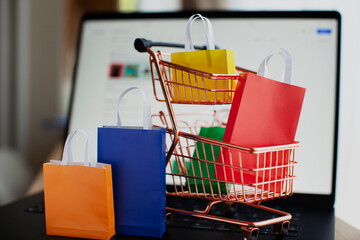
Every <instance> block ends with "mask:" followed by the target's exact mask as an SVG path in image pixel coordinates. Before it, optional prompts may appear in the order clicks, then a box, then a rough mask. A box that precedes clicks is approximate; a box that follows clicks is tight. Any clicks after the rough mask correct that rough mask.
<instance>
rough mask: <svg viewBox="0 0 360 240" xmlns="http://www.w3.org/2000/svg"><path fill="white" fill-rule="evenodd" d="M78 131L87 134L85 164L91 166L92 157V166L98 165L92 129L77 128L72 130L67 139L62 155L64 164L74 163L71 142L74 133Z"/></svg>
mask: <svg viewBox="0 0 360 240" xmlns="http://www.w3.org/2000/svg"><path fill="white" fill-rule="evenodd" d="M78 132H81V133H83V134H84V135H85V136H86V144H85V154H84V166H89V159H90V166H91V167H96V163H97V159H96V157H95V152H94V149H95V145H94V141H93V137H92V134H91V132H90V131H87V130H84V129H76V130H75V131H73V132H71V133H70V134H69V136H68V137H67V139H66V142H65V146H64V152H63V156H62V161H61V164H62V165H72V164H73V163H74V161H73V156H72V150H71V143H72V141H73V138H74V135H75V134H76V133H78Z"/></svg>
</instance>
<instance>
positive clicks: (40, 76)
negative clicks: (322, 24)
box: [0, 0, 360, 229]
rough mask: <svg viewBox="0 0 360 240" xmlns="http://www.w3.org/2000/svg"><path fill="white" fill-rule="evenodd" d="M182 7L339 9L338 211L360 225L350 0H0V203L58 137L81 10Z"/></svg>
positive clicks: (21, 188)
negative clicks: (356, 213)
mask: <svg viewBox="0 0 360 240" xmlns="http://www.w3.org/2000/svg"><path fill="white" fill-rule="evenodd" d="M180 10H336V11H339V12H340V13H341V15H342V44H341V108H340V109H341V111H340V135H339V136H340V139H339V158H338V172H337V177H338V178H337V195H336V215H337V216H338V217H340V218H341V219H344V220H345V221H347V222H349V223H351V224H352V225H353V226H355V227H357V228H359V229H360V220H358V219H357V218H356V215H355V214H353V213H354V211H355V212H360V207H359V206H358V204H357V201H358V200H357V199H359V198H360V192H359V191H357V190H356V188H357V186H358V185H359V184H360V174H359V173H358V172H357V169H360V168H359V167H360V159H359V157H358V154H357V149H358V146H359V144H360V140H359V137H358V136H360V128H359V127H358V122H359V118H360V94H357V92H358V91H360V85H359V83H358V82H359V80H360V76H359V71H358V69H360V68H359V65H360V61H359V58H358V53H359V47H358V46H359V44H358V43H359V42H360V41H359V40H360V33H359V31H360V29H359V28H358V27H356V26H357V25H358V24H359V23H360V14H359V12H360V2H358V1H350V0H341V1H339V0H338V1H336V0H311V1H310V0H291V1H289V0H102V1H96V0H52V1H48V0H0V205H4V204H6V203H9V202H11V201H14V200H16V199H19V198H21V197H23V196H25V195H26V194H29V188H30V186H31V184H32V182H33V181H34V179H36V176H37V173H38V172H39V171H40V170H41V167H42V163H43V162H44V161H46V160H48V158H49V156H51V152H52V151H54V148H56V146H58V145H59V144H61V143H62V141H63V137H64V136H63V134H64V127H65V124H66V114H67V108H68V101H69V96H70V86H71V76H72V71H73V66H74V60H75V54H76V41H77V34H78V26H79V22H80V19H81V16H82V15H83V14H84V13H85V12H88V11H122V12H132V11H140V12H159V11H180ZM309 58H310V56H309ZM309 74H311V73H309Z"/></svg>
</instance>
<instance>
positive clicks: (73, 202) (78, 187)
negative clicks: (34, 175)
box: [43, 129, 115, 240]
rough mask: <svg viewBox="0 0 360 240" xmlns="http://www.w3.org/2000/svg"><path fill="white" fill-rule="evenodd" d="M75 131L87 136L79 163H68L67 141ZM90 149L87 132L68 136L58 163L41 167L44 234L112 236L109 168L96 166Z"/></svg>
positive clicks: (70, 155) (91, 141) (113, 227)
mask: <svg viewBox="0 0 360 240" xmlns="http://www.w3.org/2000/svg"><path fill="white" fill-rule="evenodd" d="M77 132H81V133H84V134H85V135H86V136H87V142H86V150H85V159H84V162H83V163H79V162H73V160H72V152H71V142H72V139H73V137H74V135H75V133H77ZM94 150H95V149H94V144H93V139H92V138H91V136H90V133H89V132H87V131H85V130H82V129H79V130H76V131H74V132H72V133H71V134H70V135H69V136H68V138H67V140H66V142H65V147H64V152H63V157H62V161H56V160H51V161H50V163H45V164H44V166H43V170H44V201H45V219H46V233H47V234H48V235H58V236H67V237H78V238H91V239H104V240H105V239H110V238H111V237H112V236H113V235H114V234H115V219H114V203H113V187H112V175H111V165H108V164H101V163H97V160H96V157H95V154H94ZM88 158H89V160H90V163H89V161H88Z"/></svg>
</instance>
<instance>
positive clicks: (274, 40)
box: [35, 11, 341, 240]
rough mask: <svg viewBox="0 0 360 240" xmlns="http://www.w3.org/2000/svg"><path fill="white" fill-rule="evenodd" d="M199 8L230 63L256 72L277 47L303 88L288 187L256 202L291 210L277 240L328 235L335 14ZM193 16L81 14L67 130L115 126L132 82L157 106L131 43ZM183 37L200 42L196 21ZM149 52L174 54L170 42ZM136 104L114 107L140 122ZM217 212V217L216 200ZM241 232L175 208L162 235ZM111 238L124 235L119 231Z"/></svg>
mask: <svg viewBox="0 0 360 240" xmlns="http://www.w3.org/2000/svg"><path fill="white" fill-rule="evenodd" d="M200 13H201V14H202V15H203V16H206V17H207V18H209V19H210V20H211V22H212V24H213V28H214V39H215V43H216V45H217V46H219V47H220V48H226V49H232V50H234V53H235V63H236V65H237V66H240V67H242V68H245V69H249V70H252V71H257V69H258V66H259V64H260V62H261V61H262V59H263V58H264V57H266V56H267V55H268V54H269V53H270V52H271V51H272V50H273V49H276V48H284V49H286V50H287V51H288V52H289V53H290V54H291V55H292V58H293V71H292V84H294V85H297V86H301V87H304V88H306V89H307V91H306V96H305V100H304V104H303V109H302V113H301V117H300V121H299V126H298V130H297V134H296V140H297V141H299V142H300V144H301V148H300V149H297V150H296V161H297V162H298V164H297V165H296V167H295V175H296V179H295V181H294V194H293V196H291V197H286V198H281V199H277V200H269V201H264V202H262V203H261V204H263V205H266V206H270V207H273V208H277V209H281V210H284V211H288V212H290V213H291V214H292V215H293V219H292V220H291V222H290V228H289V231H288V233H287V234H286V235H285V236H284V237H283V239H294V240H295V239H307V240H308V239H318V240H322V239H323V240H331V239H334V236H335V232H334V230H335V216H334V202H335V178H336V157H337V141H338V113H339V76H340V75H339V72H340V30H341V17H340V14H339V13H338V12H335V11H296V12H286V11H283V12H232V11H231V12H200ZM192 14H194V13H192V12H176V13H141V14H140V13H135V14H120V13H89V14H87V15H85V16H84V18H83V19H82V22H81V30H80V35H79V40H78V52H77V60H76V65H75V71H74V75H73V86H72V94H71V100H70V108H69V115H68V116H69V119H68V120H69V121H68V126H67V129H66V136H67V135H68V133H69V132H71V131H72V130H74V129H77V128H86V129H89V130H91V131H92V132H93V133H94V135H96V134H97V128H98V127H99V126H103V125H116V100H117V98H118V96H119V94H120V92H121V91H123V90H125V89H126V88H128V87H132V86H137V87H140V88H142V89H143V90H144V91H145V92H146V93H148V96H149V98H150V101H151V107H152V113H153V114H157V113H158V112H159V111H165V112H166V106H165V104H164V103H163V102H159V101H157V100H156V99H155V97H154V91H153V85H152V81H151V76H150V64H149V56H148V54H147V53H139V52H137V51H136V50H135V49H134V46H133V44H134V40H135V39H136V38H146V39H149V40H152V41H160V42H170V43H184V38H185V26H186V23H187V20H188V18H189V17H190V16H191V15H192ZM192 37H193V42H194V43H195V44H197V45H204V43H205V38H204V36H203V30H202V29H201V24H194V26H193V29H192ZM156 49H159V50H161V51H166V52H175V51H182V49H177V48H164V47H159V48H156ZM282 64H283V63H282V62H281V61H278V59H274V61H272V62H271V63H270V67H271V68H270V69H271V70H270V72H269V74H270V77H271V78H274V79H278V78H280V77H281V74H282V67H283V66H282ZM139 105H141V104H139V103H138V102H137V101H136V96H133V97H132V96H129V97H127V99H126V104H123V105H122V106H121V109H120V112H121V114H122V116H123V117H122V124H123V125H124V126H126V125H128V126H134V125H141V124H142V116H141V114H142V110H141V106H139ZM190 107H193V109H192V108H190ZM229 107H230V106H229V105H221V106H217V105H210V106H205V105H200V106H199V105H198V106H189V105H182V104H178V105H176V106H174V110H175V112H176V113H185V112H189V111H194V112H198V111H207V112H211V111H214V110H216V111H222V110H224V109H225V110H228V109H229ZM73 144H74V145H73V151H74V159H83V156H82V154H83V153H82V151H78V152H77V151H76V149H81V146H80V145H81V144H82V143H81V142H80V140H79V142H76V141H75V142H74V143H73ZM76 145H79V147H77V146H76ZM167 183H170V182H168V181H167ZM202 201H203V200H199V199H185V198H173V197H168V199H167V202H168V204H169V205H176V206H178V207H184V208H188V207H189V206H198V205H201V204H203V202H202ZM240 205H241V204H240ZM217 210H218V211H219V214H221V211H222V209H221V207H219V209H217ZM234 211H239V212H241V214H242V213H243V212H244V214H245V213H249V214H250V215H251V216H250V217H249V218H248V220H251V219H257V218H259V217H260V216H259V215H260V213H257V212H254V210H251V209H250V210H249V209H247V208H246V207H243V206H239V207H236V209H235V210H234ZM35 212H36V211H35ZM41 227H42V228H45V226H41ZM241 237H242V233H241V231H240V228H239V227H234V226H232V225H228V224H222V223H217V222H212V221H205V220H201V219H200V220H199V219H194V218H192V217H186V216H181V215H174V217H173V221H171V222H169V223H168V226H167V232H166V234H165V236H164V238H166V239H205V238H207V239H232V238H241ZM117 238H118V239H123V238H122V236H117ZM42 239H44V236H42ZM49 239H50V238H49ZM64 239H65V238H64ZM258 239H276V238H275V236H274V234H273V232H272V230H271V229H269V228H263V229H260V233H259V238H258Z"/></svg>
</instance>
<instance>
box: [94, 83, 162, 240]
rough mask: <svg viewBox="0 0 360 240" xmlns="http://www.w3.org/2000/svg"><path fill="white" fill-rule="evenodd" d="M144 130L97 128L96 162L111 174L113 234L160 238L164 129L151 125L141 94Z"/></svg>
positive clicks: (148, 106)
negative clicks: (113, 216) (107, 165)
mask: <svg viewBox="0 0 360 240" xmlns="http://www.w3.org/2000/svg"><path fill="white" fill-rule="evenodd" d="M134 89H136V90H140V92H141V93H142V94H143V99H144V127H143V128H142V127H123V126H121V122H120V116H119V112H118V113H117V119H118V126H115V127H102V128H99V129H98V158H99V162H103V163H109V164H111V167H112V173H113V189H114V206H115V228H116V233H117V234H125V235H135V236H147V237H157V238H160V237H162V235H163V234H164V232H165V230H166V195H165V191H166V183H165V165H166V151H165V150H166V149H165V129H163V128H157V127H152V126H151V118H150V117H151V116H150V105H149V101H148V99H147V97H146V95H145V93H144V92H143V91H142V90H141V89H139V88H135V87H134V88H129V89H127V90H126V91H125V92H123V93H122V94H121V95H120V97H119V100H118V107H119V104H120V102H121V99H122V98H123V96H124V95H125V94H126V93H128V92H129V91H131V90H134Z"/></svg>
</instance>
